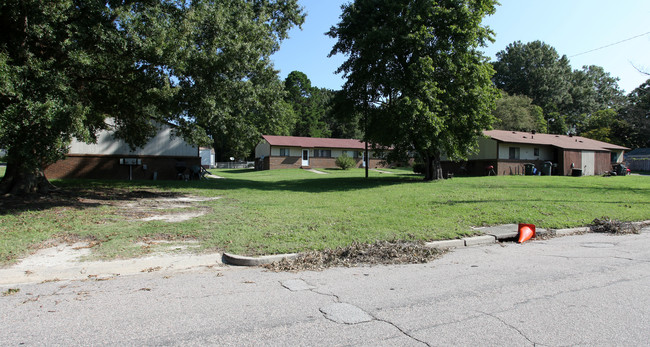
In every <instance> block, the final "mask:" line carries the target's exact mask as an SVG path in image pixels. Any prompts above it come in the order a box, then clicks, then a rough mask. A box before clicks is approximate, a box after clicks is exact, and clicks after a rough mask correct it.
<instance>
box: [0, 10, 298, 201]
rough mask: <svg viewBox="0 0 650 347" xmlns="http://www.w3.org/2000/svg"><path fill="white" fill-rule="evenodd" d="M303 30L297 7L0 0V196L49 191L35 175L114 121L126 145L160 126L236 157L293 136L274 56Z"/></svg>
mask: <svg viewBox="0 0 650 347" xmlns="http://www.w3.org/2000/svg"><path fill="white" fill-rule="evenodd" d="M303 21H304V15H303V14H302V9H301V8H300V7H299V6H298V4H297V0H251V1H244V0H224V1H218V2H214V1H207V0H194V1H191V2H189V1H173V0H144V1H116V0H105V1H72V0H53V1H46V2H42V1H36V0H8V1H3V2H2V3H1V4H0V28H1V29H2V32H3V33H4V34H3V35H2V37H1V38H0V72H1V73H0V148H5V149H7V151H8V152H7V164H8V167H7V172H6V175H5V177H4V178H3V180H2V182H1V183H0V192H27V191H34V190H39V189H40V190H44V189H47V187H48V184H47V181H46V179H45V178H44V176H43V175H42V168H43V167H44V166H46V165H48V164H50V163H53V162H54V161H56V160H58V159H60V158H62V157H63V156H64V155H65V154H66V152H67V146H68V145H69V143H70V141H71V140H72V139H73V138H76V139H78V140H81V141H86V142H92V141H95V134H96V133H97V132H98V131H99V130H101V129H106V128H107V127H108V125H107V123H106V122H105V120H106V119H107V118H109V117H110V118H113V119H114V120H115V128H114V129H113V130H115V134H116V136H117V137H119V138H122V139H125V140H126V141H127V142H128V143H129V144H130V145H131V146H132V147H138V146H141V145H143V144H144V143H146V141H147V139H148V137H150V136H151V135H153V134H154V132H155V131H156V129H155V121H159V122H171V123H172V124H175V125H176V126H177V128H176V129H177V134H178V135H179V136H183V137H184V138H185V139H187V140H188V141H190V142H192V143H196V144H199V143H205V142H208V141H210V138H212V139H215V140H217V139H220V140H223V139H227V141H229V142H230V143H229V144H228V148H230V149H231V151H232V152H233V153H243V152H247V151H248V150H249V146H250V144H251V141H254V140H253V139H255V140H256V139H257V138H258V136H259V134H260V133H262V132H264V133H270V132H282V131H287V132H288V129H284V130H283V127H286V125H285V124H286V122H285V121H284V119H283V118H284V117H287V115H288V114H289V113H288V112H289V109H288V108H287V107H286V105H285V104H283V103H282V102H281V101H282V95H283V92H284V91H283V86H282V83H281V82H280V81H279V79H278V77H277V72H276V71H275V70H274V69H273V66H272V63H271V61H270V58H269V57H270V55H271V54H272V53H274V52H275V51H277V49H278V48H279V42H280V41H281V40H282V39H284V38H286V37H287V32H288V30H289V29H290V28H291V27H293V26H295V25H301V24H302V23H303Z"/></svg>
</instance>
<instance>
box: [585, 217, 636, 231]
mask: <svg viewBox="0 0 650 347" xmlns="http://www.w3.org/2000/svg"><path fill="white" fill-rule="evenodd" d="M590 227H591V231H592V232H595V233H608V234H638V233H639V232H640V228H639V227H638V226H636V225H634V224H632V223H629V222H621V221H618V220H615V219H611V218H609V217H602V218H596V219H594V221H593V222H591V225H590Z"/></svg>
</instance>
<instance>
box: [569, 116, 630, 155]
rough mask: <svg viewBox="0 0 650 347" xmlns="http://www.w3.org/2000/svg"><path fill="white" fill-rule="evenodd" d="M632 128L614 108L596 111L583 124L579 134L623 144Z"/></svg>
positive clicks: (627, 139) (627, 140)
mask: <svg viewBox="0 0 650 347" xmlns="http://www.w3.org/2000/svg"><path fill="white" fill-rule="evenodd" d="M633 132H634V129H632V128H631V127H630V125H629V124H628V123H627V122H626V121H625V120H623V119H621V117H619V115H618V113H617V112H616V111H615V110H614V109H611V108H609V109H604V110H600V111H596V112H594V113H593V114H591V116H590V117H589V118H588V119H587V121H586V122H585V124H584V125H583V131H582V133H581V134H580V135H581V136H584V137H587V138H590V139H594V140H598V141H604V142H609V143H613V144H616V145H620V146H625V145H627V143H628V142H629V139H630V135H631V134H632V133H633Z"/></svg>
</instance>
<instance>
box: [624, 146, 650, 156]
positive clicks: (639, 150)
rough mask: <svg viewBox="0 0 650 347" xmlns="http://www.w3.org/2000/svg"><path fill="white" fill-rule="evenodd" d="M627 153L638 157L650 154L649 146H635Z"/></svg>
mask: <svg viewBox="0 0 650 347" xmlns="http://www.w3.org/2000/svg"><path fill="white" fill-rule="evenodd" d="M627 155H628V156H639V157H645V156H650V148H637V149H635V150H633V151H630V152H627Z"/></svg>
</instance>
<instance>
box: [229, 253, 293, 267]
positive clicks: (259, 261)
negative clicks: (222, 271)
mask: <svg viewBox="0 0 650 347" xmlns="http://www.w3.org/2000/svg"><path fill="white" fill-rule="evenodd" d="M297 256H298V253H290V254H274V255H265V256H261V257H245V256H242V255H237V254H230V253H224V254H223V255H222V257H221V261H222V262H223V263H224V264H230V265H238V266H260V265H265V264H271V263H273V262H276V261H280V260H283V259H293V258H295V257H297Z"/></svg>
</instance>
